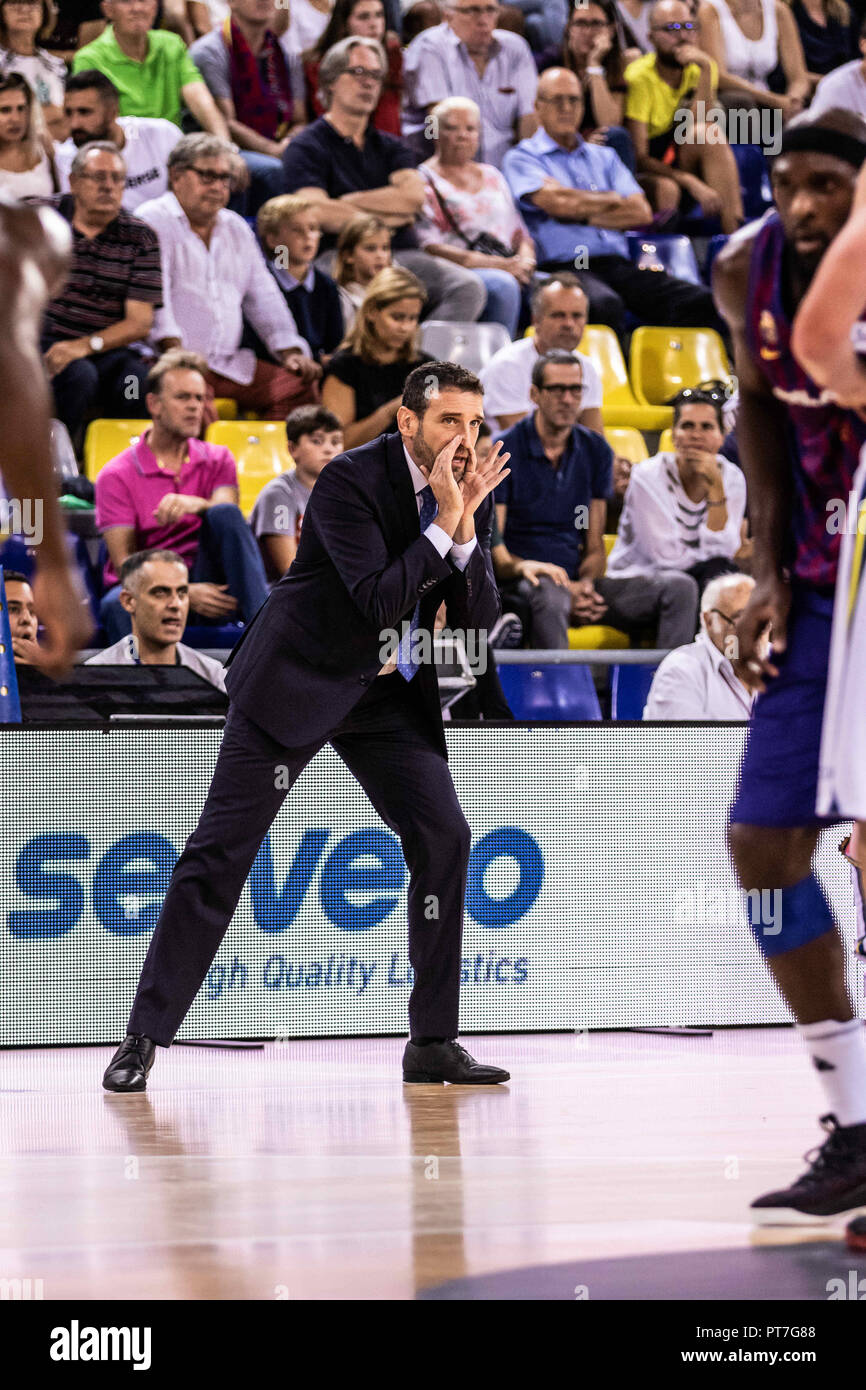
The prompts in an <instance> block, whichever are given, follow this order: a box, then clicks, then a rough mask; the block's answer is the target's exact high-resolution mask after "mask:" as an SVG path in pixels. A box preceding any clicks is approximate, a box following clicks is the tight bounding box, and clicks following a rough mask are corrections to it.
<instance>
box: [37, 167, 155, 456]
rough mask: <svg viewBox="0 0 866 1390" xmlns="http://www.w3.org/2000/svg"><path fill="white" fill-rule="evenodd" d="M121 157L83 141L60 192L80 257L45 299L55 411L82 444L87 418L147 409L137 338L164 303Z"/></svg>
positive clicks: (151, 241) (58, 203)
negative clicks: (127, 204) (127, 205)
mask: <svg viewBox="0 0 866 1390" xmlns="http://www.w3.org/2000/svg"><path fill="white" fill-rule="evenodd" d="M125 185H126V165H125V164H124V162H123V157H122V155H120V154H119V153H118V151H117V150H116V149H115V147H114V145H111V144H109V143H107V142H105V141H98V140H97V141H92V142H91V143H90V144H87V145H82V147H81V149H80V150H79V151H78V153H77V154H76V156H75V158H74V159H73V161H72V165H71V168H70V170H69V186H70V190H71V191H70V192H69V193H64V194H61V195H60V196H59V197H57V198H54V199H53V200H52V201H53V203H54V206H55V207H56V208H57V211H58V212H59V213H60V215H61V217H64V218H65V219H66V221H67V222H69V224H70V225H71V227H72V242H73V245H72V267H71V270H70V274H69V278H68V279H67V281H66V285H65V287H64V289H63V290H62V291H61V292H60V294H59V295H58V296H57V297H56V298H55V299H52V300H51V301H50V303H49V304H48V305H47V307H46V309H45V314H44V317H43V323H42V351H43V354H44V360H45V366H46V369H47V371H48V375H49V377H50V378H51V387H52V390H53V393H54V414H55V416H56V418H57V419H58V420H62V421H63V423H64V425H65V426H66V428H67V430H68V431H69V434H70V436H71V438H72V441H73V443H74V445H75V446H76V448H78V449H80V447H81V443H82V436H83V430H84V424H85V421H86V420H87V418H88V416H90V415H91V414H92V413H93V412H94V411H96V412H97V413H98V414H100V415H115V416H117V415H119V416H123V417H128V416H132V417H137V416H139V415H143V414H144V405H143V396H144V391H143V383H144V380H145V377H146V376H147V364H146V362H145V360H144V358H143V357H142V354H141V353H140V352H139V350H138V349H137V348H136V347H135V346H134V345H135V344H136V343H141V342H142V341H143V340H144V339H146V338H147V335H148V333H149V332H150V329H151V327H152V324H153V321H154V310H155V309H158V308H159V306H160V304H161V303H162V274H161V271H160V257H159V243H158V241H157V239H156V234H155V233H154V232H153V231H152V230H151V228H150V227H146V226H145V225H144V224H143V223H142V222H139V220H138V218H137V217H133V216H131V214H130V213H128V212H124V211H123V209H122V207H121V201H122V199H123V190H124V187H125Z"/></svg>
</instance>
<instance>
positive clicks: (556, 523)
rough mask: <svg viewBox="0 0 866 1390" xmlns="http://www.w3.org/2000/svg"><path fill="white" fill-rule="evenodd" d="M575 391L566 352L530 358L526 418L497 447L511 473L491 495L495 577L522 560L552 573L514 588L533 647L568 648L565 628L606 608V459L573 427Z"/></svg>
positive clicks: (590, 437) (577, 366) (572, 361)
mask: <svg viewBox="0 0 866 1390" xmlns="http://www.w3.org/2000/svg"><path fill="white" fill-rule="evenodd" d="M582 389H583V368H582V366H581V363H580V362H579V361H577V359H576V358H575V357H573V356H572V354H571V353H570V352H566V351H563V350H556V351H553V352H550V353H547V354H545V356H543V357H539V358H538V359H537V361H536V363H535V365H534V367H533V369H532V386H531V392H530V393H531V398H532V403H533V406H534V407H535V409H534V411H533V413H532V414H531V415H529V416H527V417H526V418H525V419H523V420H520V421H519V423H518V424H516V425H514V426H512V428H511V429H510V430H506V432H505V434H504V435H503V437H502V442H503V449H504V451H505V452H507V453H509V454H510V455H511V460H510V464H509V467H510V469H511V473H510V475H509V477H507V478H506V479H505V480H504V481H503V482H502V483H500V485H499V487H498V488H497V489H496V518H497V522H498V524H499V529H500V531H501V532H502V535H503V538H504V546H503V547H502V548H500V547H498V546H497V552H498V553H497V556H496V557H494V559H495V560H496V559H498V560H499V561H500V564H499V571H498V573H499V575H501V576H503V577H504V576H505V575H507V574H515V575H516V574H517V573H519V567H520V565H521V562H522V561H523V560H526V559H528V560H542V561H545V562H546V563H547V565H551V566H553V567H554V568H553V569H552V570H546V571H544V572H542V573H541V574H536V575H534V576H533V578H531V579H530V578H525V577H521V578H519V579H518V581H517V588H518V593H519V594H520V595H521V597H522V598H523V599H524V600H526V601H528V604H529V614H530V618H529V626H530V631H529V640H530V645H531V646H533V647H540V648H550V649H552V648H554V647H557V648H565V647H567V646H568V626H569V621H570V620H571V619H572V618H573V619H574V620H575V621H583V622H592V621H595V620H596V619H597V618H598V617H600V616H601V614H602V613H603V612H604V607H605V605H604V602H603V601H602V600H601V599H600V597H599V595H598V594H597V592H596V590H595V580H596V579H597V578H599V577H600V576H601V575H602V574H603V573H604V517H605V505H606V504H605V499H606V497H607V494H608V491H609V490H610V482H611V464H612V460H613V455H612V453H611V450H610V447H609V446H608V445H607V444H606V443H605V441H604V440H603V439H602V438H601V436H600V435H598V434H596V433H595V432H594V431H593V430H588V429H586V428H585V427H584V426H582V425H579V424H578V423H577V417H578V412H579V410H580V400H581V393H582ZM503 550H504V552H505V553H503ZM503 562H504V563H503Z"/></svg>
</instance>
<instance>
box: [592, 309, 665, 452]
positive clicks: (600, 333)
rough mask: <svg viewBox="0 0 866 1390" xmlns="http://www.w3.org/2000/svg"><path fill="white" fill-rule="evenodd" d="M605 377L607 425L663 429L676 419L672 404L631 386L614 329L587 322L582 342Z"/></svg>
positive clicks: (604, 394)
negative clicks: (643, 396) (654, 401)
mask: <svg viewBox="0 0 866 1390" xmlns="http://www.w3.org/2000/svg"><path fill="white" fill-rule="evenodd" d="M579 348H580V351H581V352H582V353H583V354H584V355H585V356H586V357H589V358H590V359H591V361H592V363H593V366H595V367H596V368H597V369H598V372H599V374H600V376H601V384H602V391H603V399H602V407H601V415H602V419H603V421H604V423H605V425H626V426H631V427H633V428H634V429H638V430H663V429H664V428H665V426H666V425H669V424H670V423H671V420H672V419H673V411H672V410H671V408H670V406H665V405H661V406H660V405H649V404H647V402H645V401H644V402H641V401H639V400H638V398H637V396H636V395H635V393H634V391H633V390H632V388H631V382H630V381H629V379H628V372H627V371H626V366H625V358H624V357H623V355H622V348H621V347H620V345H619V339H618V338H617V336H616V334H615V333H614V331H613V329H612V328H607V327H605V326H604V325H603V324H587V326H586V328H585V329H584V330H583V337H582V338H581V340H580V344H579Z"/></svg>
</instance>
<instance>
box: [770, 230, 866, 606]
mask: <svg viewBox="0 0 866 1390" xmlns="http://www.w3.org/2000/svg"><path fill="white" fill-rule="evenodd" d="M784 247H785V233H784V230H783V228H782V223H781V221H780V219H779V216H778V214H777V213H775V212H771V213H768V214H767V216H766V217H765V218H764V221H763V223H762V225H761V227H760V228H759V230H758V232H757V234H756V236H755V241H754V245H753V247H752V258H751V263H750V266H749V296H748V301H747V306H746V307H747V319H746V336H747V341H748V345H749V349H750V351H751V353H752V356H753V357H754V359H755V362H756V363H757V364H758V365H759V367H760V369H761V371H762V372H763V373H764V376H765V377H766V378H767V381H768V382H769V384H770V387H771V388H772V392H773V395H774V396H775V397H776V399H777V400H779V401H781V402H782V403H783V404H784V405H785V406H787V409H788V424H787V429H788V453H789V457H790V460H791V471H792V474H793V479H794V504H793V515H792V517H791V526H792V550H791V558H790V564H791V571H792V574H793V575H795V576H796V577H797V578H798V579H800V580H802V581H803V582H804V583H806V584H811V585H814V586H816V587H821V586H824V585H830V584H834V583H835V582H836V567H837V565H838V562H839V546H840V544H841V539H842V537H841V533H840V532H839V531H838V529H836V530H835V531H831V529H829V528H828V524H827V523H828V518H830V517H832V516H833V515H834V510H831V509H830V508H829V504H830V503H836V504H837V508H836V511H835V514H837V515H838V502H839V501H840V500H841V501H842V502H844V503H846V504H847V501H848V494H849V492H850V489H851V484H852V482H853V479H854V474H855V473H856V471H857V464H858V462H859V459H860V450H861V448H862V446H863V444H864V443H866V420H862V419H861V418H860V416H859V415H856V414H855V413H854V412H853V411H851V410H843V409H842V408H841V407H840V406H837V405H833V404H830V403H827V402H824V401H822V395H823V393H822V392H821V391H820V390H819V389H818V387H817V386H816V385H815V383H814V382H813V381H812V379H811V377H809V376H807V375H806V373H805V372H804V371H803V369H802V367H800V366H799V365H798V363H797V362H796V361H795V359H794V356H793V354H792V352H791V321H790V319H789V317H788V315H787V313H786V312H785V308H784V305H783V300H782V273H783V261H782V257H783V252H784Z"/></svg>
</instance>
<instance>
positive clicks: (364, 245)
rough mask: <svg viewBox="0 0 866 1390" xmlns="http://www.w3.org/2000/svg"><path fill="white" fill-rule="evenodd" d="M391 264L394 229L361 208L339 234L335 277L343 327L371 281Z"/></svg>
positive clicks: (347, 326)
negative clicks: (392, 231) (392, 233)
mask: <svg viewBox="0 0 866 1390" xmlns="http://www.w3.org/2000/svg"><path fill="white" fill-rule="evenodd" d="M390 264H391V233H390V231H389V229H388V228H387V227H386V225H385V223H384V222H383V221H382V219H381V217H374V216H373V215H372V214H368V213H363V212H359V213H358V215H357V217H353V218H352V219H351V221H349V222H347V223H346V225H345V227H344V228H343V230H342V231H341V233H340V235H339V237H338V238H337V255H336V259H335V261H334V279H335V280H336V282H337V286H338V288H339V291H340V307H341V309H342V312H343V331H344V333H348V332H349V329H350V328H351V327H352V324H353V323H354V322H355V315H356V314H357V312H358V310H359V309H360V307H361V301H362V300H363V298H364V295H365V294H366V293H367V286H368V285H369V283H370V281H371V280H372V279H373V278H374V277H375V276H376V275H378V274H379V271H380V270H384V269H385V267H386V266H388V265H390Z"/></svg>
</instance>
